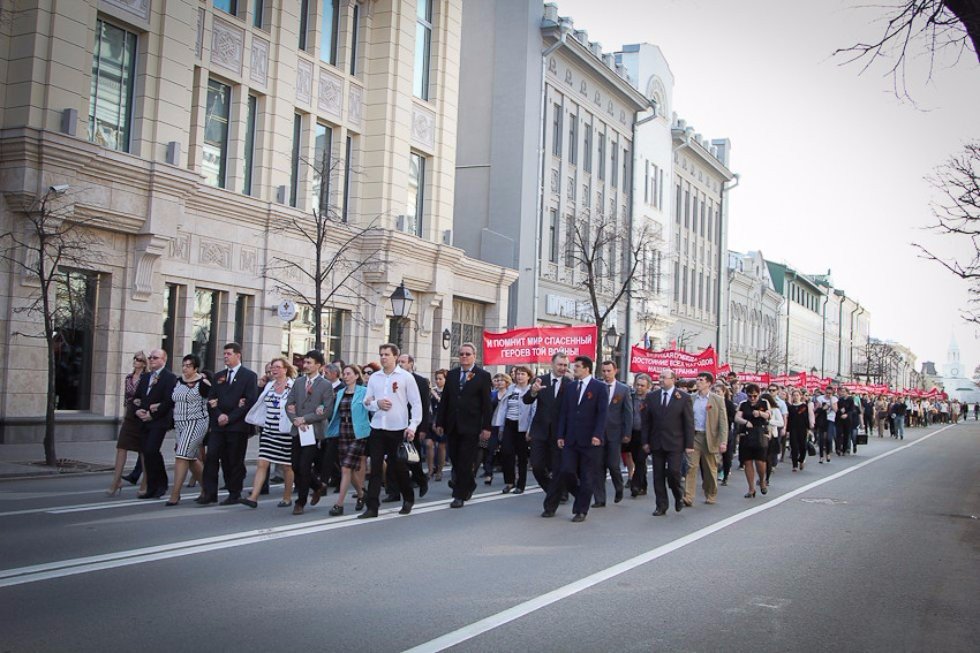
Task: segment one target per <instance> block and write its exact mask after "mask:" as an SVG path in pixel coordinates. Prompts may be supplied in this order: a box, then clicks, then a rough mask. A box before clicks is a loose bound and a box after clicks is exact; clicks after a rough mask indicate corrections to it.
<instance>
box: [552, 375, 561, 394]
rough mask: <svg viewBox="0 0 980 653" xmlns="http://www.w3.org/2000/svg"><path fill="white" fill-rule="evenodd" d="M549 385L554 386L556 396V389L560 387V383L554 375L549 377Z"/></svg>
mask: <svg viewBox="0 0 980 653" xmlns="http://www.w3.org/2000/svg"><path fill="white" fill-rule="evenodd" d="M551 387H552V388H554V394H555V396H556V397H557V396H558V390H559V389H560V388H561V383H560V382H559V381H558V379H557V378H556V377H554V376H553V377H551Z"/></svg>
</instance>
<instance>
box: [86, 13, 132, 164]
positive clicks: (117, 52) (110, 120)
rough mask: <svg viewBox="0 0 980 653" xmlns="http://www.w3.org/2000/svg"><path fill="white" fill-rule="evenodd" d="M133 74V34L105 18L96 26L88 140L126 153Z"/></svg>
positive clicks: (130, 119) (130, 122) (130, 117)
mask: <svg viewBox="0 0 980 653" xmlns="http://www.w3.org/2000/svg"><path fill="white" fill-rule="evenodd" d="M135 76H136V35H135V34H133V33H132V32H127V31H126V30H124V29H121V28H119V27H116V26H115V25H112V24H110V23H107V22H105V21H102V20H100V21H97V22H96V25H95V52H94V53H93V56H92V90H91V97H90V98H89V109H88V139H89V141H91V142H93V143H98V144H99V145H102V146H103V147H108V148H110V149H113V150H120V151H122V152H129V134H130V128H131V126H132V114H133V79H134V77H135Z"/></svg>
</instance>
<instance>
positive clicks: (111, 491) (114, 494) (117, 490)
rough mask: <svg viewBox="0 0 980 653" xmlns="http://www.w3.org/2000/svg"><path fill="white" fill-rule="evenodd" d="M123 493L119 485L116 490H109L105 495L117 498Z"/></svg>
mask: <svg viewBox="0 0 980 653" xmlns="http://www.w3.org/2000/svg"><path fill="white" fill-rule="evenodd" d="M121 492H122V486H121V485H117V486H116V489H112V488H109V489H108V490H106V491H105V495H106V496H107V497H115V496H119V494H120V493H121Z"/></svg>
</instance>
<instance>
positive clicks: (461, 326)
mask: <svg viewBox="0 0 980 653" xmlns="http://www.w3.org/2000/svg"><path fill="white" fill-rule="evenodd" d="M485 313H486V311H485V307H484V305H483V304H480V303H478V302H470V301H466V300H463V299H453V322H452V335H453V339H452V349H451V350H450V351H451V352H452V359H451V361H450V366H453V365H458V364H459V357H458V354H459V346H460V345H461V344H463V343H464V342H471V343H473V345H474V346H475V347H476V357H475V358H476V363H477V364H478V365H479V364H480V363H481V362H482V361H483V325H484V324H486V316H485Z"/></svg>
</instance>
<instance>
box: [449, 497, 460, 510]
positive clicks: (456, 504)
mask: <svg viewBox="0 0 980 653" xmlns="http://www.w3.org/2000/svg"><path fill="white" fill-rule="evenodd" d="M449 507H450V508H462V507H463V500H462V499H453V502H452V503H450V504H449Z"/></svg>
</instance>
